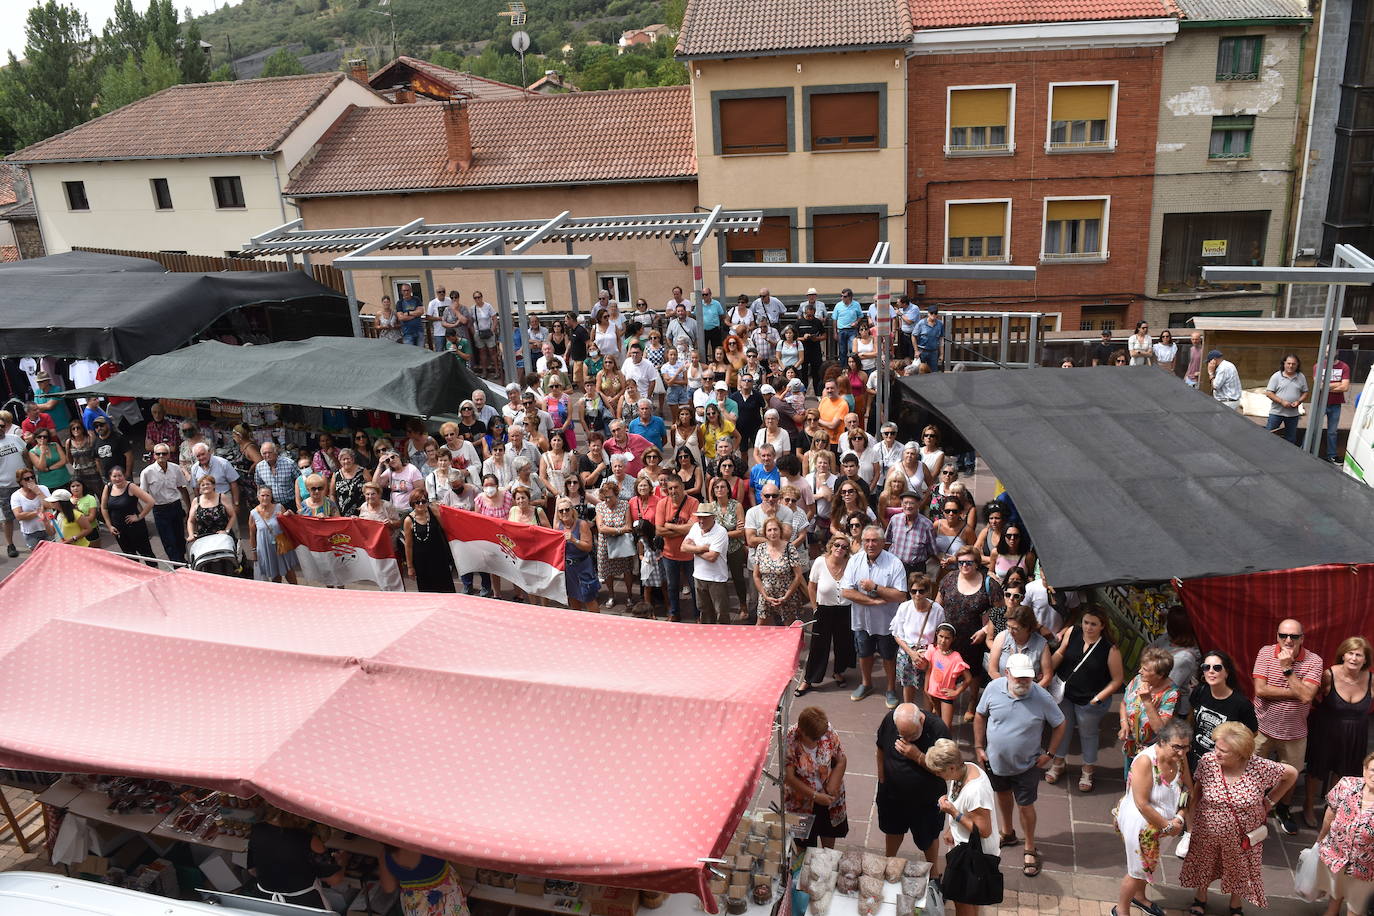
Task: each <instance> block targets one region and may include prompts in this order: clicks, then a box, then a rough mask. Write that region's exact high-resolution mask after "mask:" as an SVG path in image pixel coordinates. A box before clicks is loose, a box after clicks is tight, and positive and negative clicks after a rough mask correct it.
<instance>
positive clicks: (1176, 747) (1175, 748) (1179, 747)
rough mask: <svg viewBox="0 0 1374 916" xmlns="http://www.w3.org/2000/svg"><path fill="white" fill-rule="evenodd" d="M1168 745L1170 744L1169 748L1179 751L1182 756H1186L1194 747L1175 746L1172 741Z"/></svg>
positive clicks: (1188, 745)
mask: <svg viewBox="0 0 1374 916" xmlns="http://www.w3.org/2000/svg"><path fill="white" fill-rule="evenodd" d="M1168 744H1169V747H1171V748H1173V749H1174V750H1176V751H1178V752H1179V753H1180V754H1186V753H1188V751H1189V750H1191V749H1192V745H1191V744H1174V743H1173V742H1172V741H1170V742H1168Z"/></svg>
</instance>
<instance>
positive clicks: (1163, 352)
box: [1151, 328, 1178, 374]
mask: <svg viewBox="0 0 1374 916" xmlns="http://www.w3.org/2000/svg"><path fill="white" fill-rule="evenodd" d="M1151 349H1152V350H1153V351H1154V354H1155V365H1156V366H1158V367H1159V368H1161V369H1163V370H1164V371H1165V372H1168V373H1171V374H1172V373H1173V371H1174V360H1176V359H1178V344H1176V343H1174V335H1173V334H1172V333H1170V332H1169V329H1168V328H1165V329H1164V330H1163V331H1160V332H1159V340H1158V342H1156V343H1155V345H1154V346H1153V347H1152V348H1151Z"/></svg>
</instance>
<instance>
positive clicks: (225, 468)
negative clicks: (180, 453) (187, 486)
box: [191, 442, 239, 506]
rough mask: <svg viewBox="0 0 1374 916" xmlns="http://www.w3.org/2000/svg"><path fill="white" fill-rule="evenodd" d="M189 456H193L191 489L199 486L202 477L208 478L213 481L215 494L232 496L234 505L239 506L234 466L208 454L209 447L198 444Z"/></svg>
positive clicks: (237, 479) (237, 475)
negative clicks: (230, 494) (229, 494)
mask: <svg viewBox="0 0 1374 916" xmlns="http://www.w3.org/2000/svg"><path fill="white" fill-rule="evenodd" d="M191 454H192V455H194V456H195V461H194V463H192V465H191V487H192V488H193V489H194V488H196V487H198V486H200V479H201V478H202V477H210V478H212V479H213V480H214V481H215V492H216V493H221V494H223V493H229V492H232V493H233V494H234V505H236V506H237V505H238V504H239V472H238V471H236V470H234V466H233V465H232V464H230V463H229V462H228V461H226V460H224V459H223V458H221V457H220V456H219V455H212V454H210V446H208V445H206V444H205V443H204V442H200V443H198V444H197V445H196V447H195V448H194V449H192V450H191Z"/></svg>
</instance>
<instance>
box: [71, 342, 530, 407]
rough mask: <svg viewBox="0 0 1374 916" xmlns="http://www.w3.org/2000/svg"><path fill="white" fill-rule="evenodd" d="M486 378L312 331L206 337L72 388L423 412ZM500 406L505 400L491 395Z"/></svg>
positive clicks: (444, 356)
mask: <svg viewBox="0 0 1374 916" xmlns="http://www.w3.org/2000/svg"><path fill="white" fill-rule="evenodd" d="M485 387H486V386H485V384H484V383H483V382H482V380H481V379H479V378H478V377H477V376H476V375H474V374H473V373H472V372H471V371H470V370H469V369H468V368H467V367H466V366H465V365H463V364H462V360H460V359H459V358H458V357H456V356H454V355H453V354H452V353H436V352H434V351H432V350H426V349H424V348H422V347H407V346H404V345H402V344H397V343H395V342H393V341H390V340H376V339H368V338H358V337H312V338H310V339H309V340H290V341H285V342H282V343H272V344H263V345H261V346H242V347H236V346H232V345H230V344H225V343H220V342H219V341H217V340H207V341H202V342H201V343H198V344H196V345H195V346H191V347H186V348H184V349H181V350H174V351H172V352H171V353H164V354H162V355H161V356H150V357H148V358H147V359H145V360H143V361H142V362H140V363H138V364H137V365H135V366H131V367H129V368H128V369H125V370H124V371H123V372H120V373H119V374H118V375H115V376H112V377H111V378H109V379H107V380H105V381H103V382H99V383H97V384H95V385H91V386H90V387H88V388H84V389H81V390H80V391H78V392H75V393H76V394H84V393H87V392H89V393H91V394H99V395H104V396H109V395H114V396H115V397H133V398H185V399H188V400H196V401H206V400H214V399H222V400H228V401H245V402H248V403H268V404H299V405H301V406H304V407H340V408H348V409H352V410H382V411H386V412H389V413H398V414H402V415H404V416H412V417H427V416H432V415H435V414H441V413H446V412H450V411H454V410H457V408H458V405H459V404H460V403H461V402H462V401H463V400H465V399H466V398H470V397H472V392H473V391H474V390H476V389H477V388H485ZM488 403H491V404H493V405H495V406H497V407H500V406H503V405H504V404H505V398H504V397H500V396H497V395H495V394H492V395H489V400H488Z"/></svg>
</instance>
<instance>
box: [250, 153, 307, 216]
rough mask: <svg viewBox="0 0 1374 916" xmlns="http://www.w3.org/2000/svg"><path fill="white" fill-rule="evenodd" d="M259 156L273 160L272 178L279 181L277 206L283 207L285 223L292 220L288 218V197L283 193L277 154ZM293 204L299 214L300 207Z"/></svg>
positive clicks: (282, 212)
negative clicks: (283, 195)
mask: <svg viewBox="0 0 1374 916" xmlns="http://www.w3.org/2000/svg"><path fill="white" fill-rule="evenodd" d="M258 158H259V159H271V160H272V178H273V180H275V181H276V182H277V206H278V207H279V208H280V209H281V221H282V222H283V223H288V222H290V220H289V219H287V216H286V198H285V197H282V195H281V169H280V168H279V167H278V163H277V157H276V154H275V153H274V154H273V155H271V156H263V155H259V156H258ZM291 206H293V207H295V208H296V213H297V215H298V216H299V215H300V207H299V206H298V205H296V204H294V203H293V204H292V205H291Z"/></svg>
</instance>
